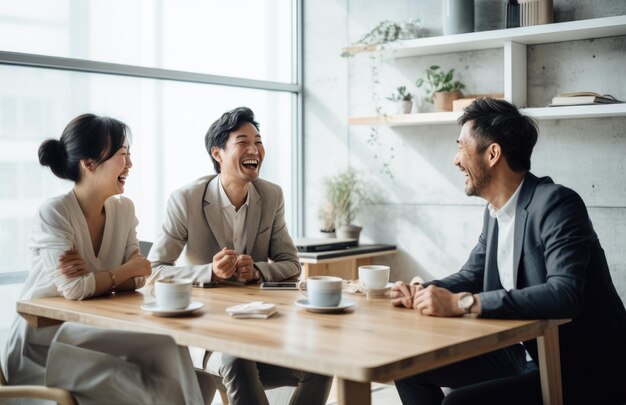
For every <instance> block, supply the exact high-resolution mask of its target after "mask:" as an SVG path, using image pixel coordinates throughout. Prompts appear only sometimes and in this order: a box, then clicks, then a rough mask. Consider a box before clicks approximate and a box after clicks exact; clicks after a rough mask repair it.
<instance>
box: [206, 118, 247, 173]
mask: <svg viewBox="0 0 626 405" xmlns="http://www.w3.org/2000/svg"><path fill="white" fill-rule="evenodd" d="M246 122H249V123H250V124H252V125H254V127H255V128H256V129H257V131H258V130H259V123H258V122H256V121H255V120H254V112H252V110H251V109H249V108H248V107H237V108H235V109H234V110H230V111H227V112H225V113H224V114H222V116H221V117H220V118H219V119H218V120H217V121H215V122H214V123H213V124H211V126H210V127H209V130H208V131H207V133H206V135H205V136H204V144H205V145H206V150H207V151H208V152H209V156H211V159H212V160H213V167H215V171H216V172H217V173H220V163H219V162H218V161H217V160H215V158H214V157H213V155H212V154H211V148H213V147H214V146H217V147H218V148H219V149H224V148H225V147H226V142H228V134H229V133H230V132H232V131H235V130H237V129H239V128H240V127H241V126H242V125H243V124H245V123H246Z"/></svg>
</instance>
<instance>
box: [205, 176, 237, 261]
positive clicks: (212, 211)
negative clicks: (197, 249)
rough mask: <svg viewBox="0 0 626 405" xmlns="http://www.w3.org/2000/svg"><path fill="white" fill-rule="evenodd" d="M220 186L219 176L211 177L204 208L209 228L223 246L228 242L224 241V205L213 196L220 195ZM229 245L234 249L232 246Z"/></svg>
mask: <svg viewBox="0 0 626 405" xmlns="http://www.w3.org/2000/svg"><path fill="white" fill-rule="evenodd" d="M218 187H219V181H218V179H217V176H215V177H213V178H212V179H210V180H209V183H208V184H207V187H206V191H205V193H204V201H203V209H204V216H205V217H206V221H207V224H208V225H209V228H211V231H212V232H213V236H215V240H217V243H218V244H219V246H220V247H221V248H223V247H226V243H225V242H224V241H225V239H224V217H223V214H222V207H220V204H219V201H218V200H217V199H212V198H211V196H212V195H213V196H217V195H218ZM229 247H230V248H231V249H232V246H229Z"/></svg>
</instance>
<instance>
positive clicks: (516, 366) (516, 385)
mask: <svg viewBox="0 0 626 405" xmlns="http://www.w3.org/2000/svg"><path fill="white" fill-rule="evenodd" d="M394 383H395V385H396V389H397V390H398V393H399V395H400V399H401V400H402V403H403V404H404V405H431V404H432V405H435V404H437V405H439V404H442V403H443V404H445V405H457V404H473V403H479V404H481V405H487V404H503V403H506V404H524V405H532V404H541V403H542V399H541V382H540V380H539V372H538V369H537V367H536V365H535V364H534V363H533V362H530V363H528V362H527V361H526V352H525V351H524V347H523V346H522V345H521V344H517V345H514V346H510V347H506V348H504V349H500V350H497V351H495V352H491V353H487V354H484V355H481V356H478V357H474V358H471V359H467V360H464V361H461V362H458V363H454V364H450V365H448V366H444V367H440V368H438V369H435V370H431V371H427V372H424V373H420V374H416V375H414V376H411V377H407V378H404V379H401V380H397V381H394ZM440 387H450V388H452V389H453V390H452V392H450V394H448V396H446V397H445V399H444V394H443V391H442V390H441V388H440Z"/></svg>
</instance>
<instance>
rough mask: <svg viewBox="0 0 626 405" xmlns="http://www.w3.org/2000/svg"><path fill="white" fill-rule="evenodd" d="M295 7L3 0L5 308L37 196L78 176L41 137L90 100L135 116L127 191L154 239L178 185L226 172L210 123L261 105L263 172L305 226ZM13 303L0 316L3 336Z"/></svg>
mask: <svg viewBox="0 0 626 405" xmlns="http://www.w3.org/2000/svg"><path fill="white" fill-rule="evenodd" d="M296 8H297V1H296V0H273V1H258V0H245V1H244V0H234V1H227V2H224V1H217V0H215V1H207V0H196V1H191V0H184V1H174V0H171V1H169V0H162V1H139V0H136V1H131V0H107V1H96V0H93V1H85V0H80V1H79V0H38V1H34V0H20V1H17V2H16V1H11V0H0V184H1V186H0V259H1V260H0V284H3V283H4V284H5V285H4V286H2V287H1V288H2V289H3V290H6V289H7V288H8V289H9V290H10V291H13V293H12V294H3V295H2V296H0V306H1V307H3V308H11V307H12V306H13V301H14V300H15V295H16V293H15V291H16V290H19V289H20V288H21V287H20V286H19V284H16V283H17V282H18V281H19V277H14V276H11V273H12V272H24V271H27V270H28V267H29V251H28V238H29V234H30V228H31V224H32V219H33V218H34V215H35V214H36V212H37V208H38V206H39V205H40V204H41V203H42V202H43V201H44V200H45V199H47V198H49V197H52V196H55V195H59V194H61V193H65V192H67V191H68V190H70V189H71V187H72V184H71V183H70V182H67V181H62V180H59V179H57V178H55V177H54V176H53V175H52V174H51V172H50V170H49V169H47V168H42V167H40V166H39V164H38V160H37V148H38V146H39V144H40V143H41V142H42V141H43V140H44V139H46V138H49V137H55V138H58V137H59V136H60V134H61V132H62V130H63V128H64V126H65V125H66V124H67V123H68V122H69V121H70V120H71V119H72V118H74V117H75V116H77V115H79V114H81V113H85V112H93V113H95V114H101V115H109V116H112V117H115V118H118V119H120V120H122V121H124V122H125V123H126V124H128V125H129V127H130V128H131V131H132V143H131V152H132V158H133V165H134V166H133V168H132V169H131V172H130V177H129V180H128V183H127V187H126V195H127V196H128V197H130V198H131V199H132V200H133V201H134V202H135V206H136V209H137V216H138V218H139V222H140V225H139V229H138V232H139V238H140V239H143V240H153V239H154V238H155V236H156V234H157V232H158V230H159V228H160V225H161V222H162V220H163V215H164V209H165V203H166V201H167V197H168V195H169V194H170V192H171V191H172V190H173V189H175V188H177V187H180V186H182V185H184V184H186V183H188V182H190V181H192V180H194V179H195V178H197V177H200V176H203V175H206V174H210V173H213V172H214V170H213V165H212V163H211V161H210V158H209V156H208V153H207V151H206V149H205V147H204V134H205V133H206V131H207V129H208V127H209V125H210V124H211V123H212V122H213V121H214V120H215V119H217V118H218V117H219V116H220V115H221V114H222V113H223V112H224V111H226V110H229V109H232V108H234V107H238V106H242V105H245V106H248V107H250V108H252V109H253V111H255V113H256V116H257V120H258V121H259V123H260V132H261V136H262V137H263V142H264V144H265V148H266V158H265V162H264V164H263V168H262V171H261V176H262V177H263V178H265V179H267V180H270V181H272V182H275V183H277V184H279V185H280V186H281V187H282V188H283V191H284V194H285V201H286V207H285V208H286V220H287V224H288V226H289V229H290V231H291V232H292V233H295V232H297V229H295V227H296V225H297V221H296V218H297V215H296V204H297V201H298V198H297V195H298V191H297V190H296V187H295V184H296V181H297V175H296V173H298V171H299V169H298V167H299V158H298V155H299V154H298V153H297V150H298V144H299V135H298V133H299V127H300V125H299V123H298V122H297V117H298V105H299V98H300V97H299V92H300V84H299V83H298V77H299V75H298V71H297V66H298V63H297V60H296V55H297V52H295V51H294V49H295V47H294V44H296V42H297V38H298V36H299V35H298V29H297V23H296V21H297V19H296V18H295V17H296V16H297V13H296V12H295V11H296ZM7 284H9V285H7ZM7 300H8V301H7ZM11 312H12V311H3V312H2V315H0V340H2V331H3V330H5V329H6V328H7V327H8V323H10V321H11V319H12V316H13V315H12V313H11Z"/></svg>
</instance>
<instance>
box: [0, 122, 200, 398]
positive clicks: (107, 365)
mask: <svg viewBox="0 0 626 405" xmlns="http://www.w3.org/2000/svg"><path fill="white" fill-rule="evenodd" d="M128 136H129V129H128V127H127V126H126V124H124V123H123V122H121V121H118V120H116V119H113V118H109V117H100V116H97V115H94V114H83V115H80V116H78V117H76V118H74V119H73V120H72V121H70V123H69V124H68V125H67V126H66V127H65V129H64V131H63V133H62V135H61V138H60V139H58V140H57V139H48V140H46V141H44V142H43V143H42V144H41V146H40V147H39V162H40V163H41V164H42V165H43V166H48V167H50V170H52V173H54V174H55V175H56V176H57V177H59V178H62V179H67V180H71V181H72V182H74V187H73V188H72V190H71V191H70V192H69V193H67V194H65V195H61V196H58V197H54V198H51V199H49V200H47V201H46V202H44V203H43V204H42V206H41V207H40V209H39V213H38V215H37V217H36V218H35V224H34V228H33V232H32V236H31V240H30V248H31V252H32V263H31V270H30V273H29V276H28V278H27V280H26V282H25V284H24V288H23V291H22V293H21V295H20V300H27V299H31V298H39V297H51V296H59V295H61V296H63V297H65V298H66V299H70V300H83V299H87V298H90V297H95V296H100V295H105V294H115V293H116V292H117V291H132V290H135V289H137V288H140V287H142V286H143V285H144V283H145V277H146V276H148V275H150V273H151V267H150V262H149V261H148V260H147V259H146V258H144V257H143V256H141V254H140V253H139V243H138V240H137V234H136V227H137V219H136V217H135V208H134V205H133V203H132V201H131V200H129V199H128V198H125V197H123V196H121V194H123V193H124V186H125V184H126V179H127V178H128V174H129V171H130V169H131V168H132V166H133V164H132V162H131V158H130V150H129V142H128ZM63 328H66V329H65V330H64V329H63ZM68 331H71V335H72V336H76V335H79V337H80V338H79V339H78V340H79V341H80V343H81V344H84V342H88V341H89V340H90V339H91V340H92V341H94V342H95V341H98V342H100V344H99V349H98V350H100V352H98V353H93V352H92V351H88V350H85V349H84V348H82V347H78V344H77V347H75V348H74V349H72V347H69V348H68V347H66V346H67V345H63V349H62V353H63V357H62V359H63V361H62V362H61V361H59V362H54V364H53V362H52V360H50V364H47V361H48V360H49V359H50V358H51V357H54V356H52V354H53V352H54V351H55V350H57V346H59V347H60V346H61V345H57V346H55V343H54V342H55V339H56V338H57V337H58V336H59V335H60V334H62V333H63V332H65V335H67V334H68V333H69V332H68ZM77 331H78V332H77ZM103 337H106V339H107V340H105V344H104V346H102V344H101V342H102V341H103ZM92 346H93V345H92ZM138 346H139V348H138ZM59 350H61V349H59ZM124 350H126V351H127V353H124ZM142 350H143V352H145V353H144V354H143V355H142V353H141V351H142ZM59 353H61V352H59ZM48 354H50V356H48ZM120 358H126V361H120ZM94 362H96V363H97V366H96V367H94ZM142 362H143V363H145V364H143V363H142ZM60 363H61V364H60ZM120 363H121V364H120ZM2 367H3V369H4V375H5V376H6V379H7V380H8V382H9V384H10V385H25V384H35V385H43V384H44V382H45V383H46V384H48V385H52V386H57V387H62V388H65V389H68V390H69V391H71V392H72V393H73V394H74V395H75V396H76V397H77V399H78V400H79V402H80V403H81V404H83V403H90V402H91V403H94V401H95V402H96V403H97V402H98V401H103V400H104V401H105V402H108V403H188V404H189V403H194V404H195V403H204V402H205V401H203V400H202V394H201V393H200V386H199V384H198V380H197V379H196V376H195V373H194V369H193V366H192V363H191V358H190V357H189V352H188V351H187V349H186V348H181V347H178V346H177V345H176V344H175V343H174V341H173V340H172V339H171V338H167V337H163V336H156V335H150V334H132V333H128V332H121V331H111V330H104V329H99V328H91V327H87V326H83V325H76V324H69V323H66V324H65V326H61V327H60V326H49V327H43V328H36V329H35V328H32V327H30V326H29V325H28V323H27V322H26V321H25V320H24V319H23V318H21V317H19V316H17V317H16V318H15V320H14V322H13V324H12V327H11V330H10V332H9V337H8V339H7V345H6V347H5V351H4V353H3V355H2ZM125 367H128V369H127V370H124V368H125ZM137 367H139V368H140V369H141V368H144V367H145V368H149V371H147V372H145V373H144V372H141V373H138V372H137ZM52 369H54V370H55V371H54V373H53V372H52V371H51V370H52ZM94 370H97V376H95V377H96V378H86V377H85V376H86V375H89V374H88V373H94ZM120 373H122V374H120ZM120 375H123V376H124V377H123V378H122V379H120V377H119V376H120ZM122 380H123V383H122V384H121V382H122ZM51 382H52V383H51Z"/></svg>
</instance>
